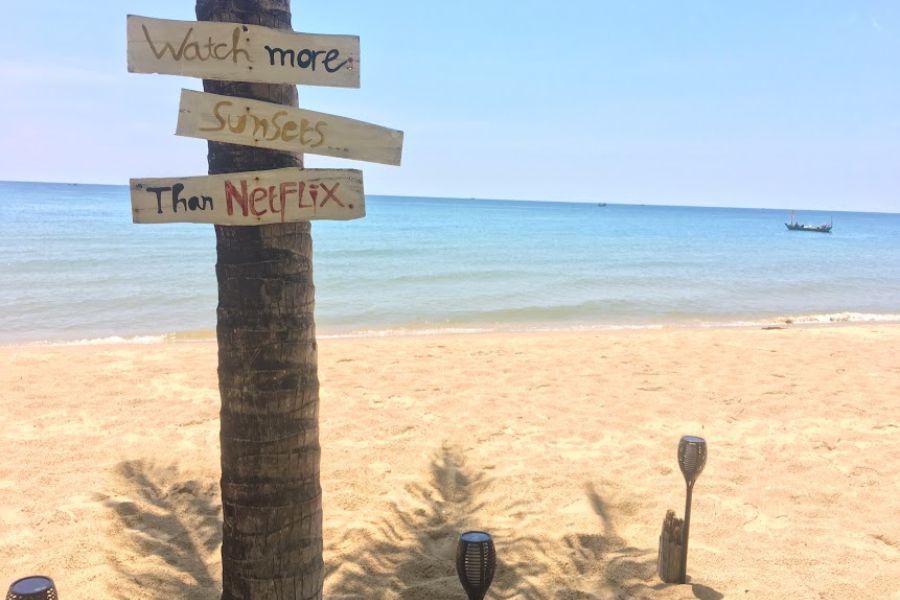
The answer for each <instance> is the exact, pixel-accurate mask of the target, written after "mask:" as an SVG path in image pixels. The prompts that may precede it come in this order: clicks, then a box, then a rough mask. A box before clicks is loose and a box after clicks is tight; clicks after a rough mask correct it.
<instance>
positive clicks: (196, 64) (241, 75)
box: [128, 15, 359, 88]
mask: <svg viewBox="0 0 900 600" xmlns="http://www.w3.org/2000/svg"><path fill="white" fill-rule="evenodd" d="M128 70H129V71H131V72H132V73H165V74H169V75H188V76H191V77H202V78H203V79H220V80H225V81H249V82H260V83H295V84H305V85H327V86H334V87H353V88H358V87H359V37H357V36H351V35H313V34H308V33H294V32H291V31H284V30H280V29H271V28H269V27H262V26H260V25H242V24H240V23H218V22H212V21H170V20H165V19H150V18H147V17H138V16H134V15H128Z"/></svg>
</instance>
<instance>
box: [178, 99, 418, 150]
mask: <svg viewBox="0 0 900 600" xmlns="http://www.w3.org/2000/svg"><path fill="white" fill-rule="evenodd" d="M175 134H176V135H182V136H187V137H195V138H201V139H205V140H212V141H214V142H227V143H230V144H242V145H245V146H256V147H258V148H271V149H273V150H287V151H290V152H303V153H309V154H322V155H324V156H337V157H339V158H352V159H356V160H364V161H368V162H375V163H382V164H386V165H399V164H400V155H401V153H402V150H403V132H402V131H397V130H395V129H388V128H387V127H380V126H378V125H372V124H371V123H365V122H363V121H356V120H354V119H347V118H345V117H338V116H335V115H329V114H325V113H320V112H313V111H311V110H303V109H300V108H294V107H291V106H285V105H283V104H274V103H271V102H262V101H260V100H250V99H248V98H238V97H235V96H220V95H218V94H207V93H204V92H195V91H192V90H181V104H180V106H179V108H178V127H177V129H176V130H175Z"/></svg>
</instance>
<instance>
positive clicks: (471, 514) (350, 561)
mask: <svg viewBox="0 0 900 600" xmlns="http://www.w3.org/2000/svg"><path fill="white" fill-rule="evenodd" d="M430 470H431V480H430V482H429V484H428V485H420V484H413V485H410V486H408V487H407V488H406V491H407V494H408V496H407V500H406V501H405V502H404V503H403V505H402V506H401V505H394V506H393V510H392V511H391V513H390V514H389V515H388V516H387V517H385V518H383V519H382V520H381V521H380V523H379V525H378V529H377V531H376V532H373V531H371V530H362V529H356V530H350V531H348V532H346V533H345V534H344V536H343V538H342V539H340V540H338V541H337V542H335V543H332V544H329V552H330V553H331V554H332V556H334V557H335V558H334V559H333V560H331V561H329V564H327V565H326V573H325V577H326V585H325V588H326V590H328V593H327V597H328V598H329V600H337V599H338V598H340V599H344V600H349V599H350V598H359V599H362V598H365V599H367V600H379V599H383V598H389V597H390V598H404V599H409V600H445V599H446V600H451V599H452V600H459V599H460V598H465V592H463V590H462V587H461V586H460V584H459V580H458V579H457V575H456V566H455V557H456V543H457V540H458V537H459V534H460V533H461V532H463V531H466V530H468V529H478V528H479V526H478V523H479V520H478V514H479V512H480V511H481V510H482V508H483V507H484V502H483V500H481V497H482V496H483V494H484V492H485V491H486V490H487V489H488V487H489V486H490V480H489V479H486V478H485V477H484V475H482V474H477V473H473V472H471V471H470V470H469V469H467V468H466V461H465V457H464V456H463V453H462V450H461V449H459V448H457V447H454V446H449V445H446V444H445V445H444V446H443V447H442V448H441V449H440V450H439V451H438V452H437V453H436V454H435V456H434V457H433V459H432V461H431V464H430ZM504 508H506V509H513V508H515V505H510V506H506V507H504ZM492 533H495V535H496V537H495V544H496V545H497V570H496V575H495V577H494V582H493V584H492V586H491V591H490V596H491V597H492V598H506V599H510V598H520V599H524V600H538V599H541V598H546V597H547V596H546V595H545V594H544V592H543V591H542V590H539V589H537V588H536V587H535V586H534V585H533V584H532V583H531V581H530V580H536V579H538V578H540V577H541V575H542V574H543V569H544V566H543V565H542V564H540V563H537V562H535V561H534V560H533V556H534V555H535V554H536V553H537V549H538V548H539V542H538V540H537V539H534V538H528V537H521V536H516V534H515V532H507V531H503V532H502V533H501V532H497V531H496V530H492ZM342 546H349V547H350V548H352V552H353V555H352V556H347V555H345V556H340V552H339V548H340V547H342Z"/></svg>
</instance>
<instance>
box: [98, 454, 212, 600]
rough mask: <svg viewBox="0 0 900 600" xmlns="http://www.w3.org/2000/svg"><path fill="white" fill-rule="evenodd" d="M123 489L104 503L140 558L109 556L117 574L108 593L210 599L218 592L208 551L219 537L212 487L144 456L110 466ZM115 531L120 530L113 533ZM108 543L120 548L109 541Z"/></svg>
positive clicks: (122, 596)
mask: <svg viewBox="0 0 900 600" xmlns="http://www.w3.org/2000/svg"><path fill="white" fill-rule="evenodd" d="M116 474H117V475H118V477H119V479H120V483H121V484H123V485H124V486H125V487H126V488H127V493H126V494H125V496H126V497H127V499H123V498H122V495H119V496H118V497H116V498H105V499H104V500H103V501H104V504H105V506H106V507H107V508H109V509H110V510H111V511H112V512H113V513H114V514H115V515H116V517H117V519H118V522H119V524H120V525H121V528H116V533H115V535H116V537H118V536H120V535H124V536H126V543H125V546H126V547H127V548H128V549H129V550H131V551H132V552H133V553H134V554H136V555H138V556H140V557H143V558H142V559H141V560H137V561H134V560H132V561H129V562H125V561H124V560H122V557H121V556H110V561H111V562H112V564H113V566H114V568H115V569H116V571H117V572H118V574H119V577H117V581H116V583H115V587H112V586H111V589H110V595H111V597H114V598H119V599H120V600H131V599H133V598H143V597H148V596H147V594H148V593H150V594H151V596H149V597H154V598H157V597H158V598H185V599H189V600H213V599H216V600H218V598H219V597H220V596H221V590H220V589H219V587H220V586H219V584H218V582H217V580H216V578H215V576H214V575H213V569H212V568H211V567H213V566H214V564H213V563H218V559H217V558H215V555H214V552H215V551H216V550H217V548H218V547H219V545H220V544H221V541H222V530H221V504H220V502H219V493H218V487H217V486H216V485H215V484H208V483H202V482H201V481H198V480H194V479H187V478H185V477H184V475H183V474H181V473H179V471H178V470H177V469H176V468H175V467H167V468H161V467H158V466H156V465H153V464H150V463H147V462H144V461H139V460H135V461H125V462H122V463H119V465H117V467H116ZM120 531H121V533H119V532H120ZM113 546H114V547H121V546H122V544H121V542H120V541H119V540H115V542H114V543H113Z"/></svg>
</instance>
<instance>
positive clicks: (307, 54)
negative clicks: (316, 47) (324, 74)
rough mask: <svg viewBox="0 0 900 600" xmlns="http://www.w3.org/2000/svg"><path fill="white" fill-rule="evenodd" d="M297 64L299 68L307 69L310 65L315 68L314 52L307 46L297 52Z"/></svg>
mask: <svg viewBox="0 0 900 600" xmlns="http://www.w3.org/2000/svg"><path fill="white" fill-rule="evenodd" d="M297 66H298V67H300V68H301V69H308V68H310V67H312V70H313V71H315V70H316V53H315V52H313V51H312V50H310V49H309V48H304V49H303V50H301V51H300V52H298V53H297Z"/></svg>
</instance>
